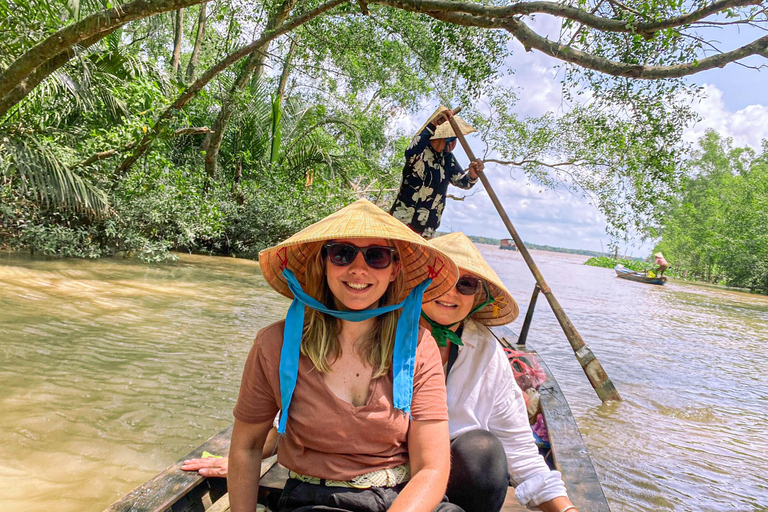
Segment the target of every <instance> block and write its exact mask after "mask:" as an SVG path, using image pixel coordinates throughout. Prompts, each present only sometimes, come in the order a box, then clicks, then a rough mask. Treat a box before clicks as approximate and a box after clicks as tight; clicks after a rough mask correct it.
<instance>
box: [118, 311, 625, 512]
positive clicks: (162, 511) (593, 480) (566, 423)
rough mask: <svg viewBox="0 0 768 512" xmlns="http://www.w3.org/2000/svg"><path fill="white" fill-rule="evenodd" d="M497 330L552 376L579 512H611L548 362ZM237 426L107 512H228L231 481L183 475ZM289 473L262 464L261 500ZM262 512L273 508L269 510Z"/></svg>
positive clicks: (549, 390) (560, 463) (563, 457)
mask: <svg viewBox="0 0 768 512" xmlns="http://www.w3.org/2000/svg"><path fill="white" fill-rule="evenodd" d="M491 332H492V333H493V334H494V336H496V338H497V339H498V340H499V343H501V345H502V346H504V347H507V348H511V349H513V350H518V351H525V352H528V353H530V354H532V355H533V356H534V357H536V359H537V360H538V362H539V363H540V364H541V366H542V368H543V369H544V371H545V372H546V374H547V380H546V381H545V382H544V384H542V386H541V388H540V389H539V392H540V395H541V407H542V412H543V414H544V417H545V419H546V423H547V429H548V434H549V440H550V444H551V451H552V457H551V458H552V462H553V464H554V467H555V469H557V470H558V471H560V472H561V473H562V475H563V480H564V481H565V485H566V488H567V489H568V496H569V497H570V499H571V501H573V503H574V504H575V505H576V506H577V507H578V508H579V510H583V511H590V512H610V508H609V507H608V502H607V501H606V499H605V495H604V494H603V489H602V487H601V486H600V481H599V480H598V478H597V474H596V473H595V468H594V466H593V465H592V460H591V459H590V458H589V455H588V453H587V449H586V447H585V445H584V440H583V439H582V438H581V433H580V432H579V429H578V427H577V426H576V422H575V421H574V419H573V415H572V413H571V409H570V407H569V406H568V403H567V402H566V400H565V397H564V396H563V393H562V391H561V390H560V387H559V386H558V384H557V382H556V381H555V378H554V377H553V376H552V373H551V372H550V371H549V368H548V367H547V366H546V364H545V363H544V361H543V360H542V358H541V357H540V356H539V355H538V354H536V353H535V352H534V351H532V350H529V349H527V348H526V347H525V346H524V345H516V344H515V343H516V340H517V336H516V335H515V334H514V333H513V332H512V331H511V330H510V329H509V328H507V327H506V326H502V327H493V328H491ZM231 432H232V427H229V428H227V429H225V430H223V431H221V432H220V433H218V434H216V435H215V436H213V437H212V438H210V439H209V440H208V441H206V442H205V443H204V444H203V445H201V446H199V447H198V448H197V449H195V450H194V451H192V452H191V453H189V454H187V455H186V456H185V457H183V458H182V459H179V460H178V461H177V462H176V463H175V464H173V465H171V466H169V467H168V468H166V469H165V470H164V471H163V472H162V473H160V474H158V475H157V476H155V477H154V478H152V479H151V480H149V481H148V482H146V483H145V484H143V485H141V486H139V487H137V488H136V489H134V490H133V491H131V492H130V493H128V494H127V495H126V496H125V497H123V498H122V499H120V500H118V501H116V502H115V503H113V504H112V505H110V506H109V507H108V508H107V509H105V511H104V512H166V511H168V512H202V511H206V512H225V511H228V510H229V498H228V496H227V494H226V492H227V482H226V480H225V479H223V478H205V477H202V476H200V475H198V474H197V473H195V472H187V471H182V470H181V466H182V464H183V461H184V460H186V459H194V458H199V457H201V456H202V453H203V452H204V451H207V452H210V453H214V454H217V455H226V454H227V453H228V452H229V439H230V435H231ZM287 479H288V470H287V469H285V468H284V467H283V466H281V465H280V464H278V463H277V457H276V456H272V457H269V458H267V459H265V460H264V461H262V463H261V481H260V485H259V502H260V503H262V504H265V506H266V504H268V503H269V502H270V501H274V498H275V497H276V496H277V495H278V494H277V493H279V492H280V491H281V490H282V488H283V486H284V485H285V481H286V480H287ZM270 496H271V498H270ZM259 510H260V511H261V510H270V509H269V508H266V509H261V508H259ZM527 510H528V509H527V508H525V507H524V506H522V505H520V504H518V502H517V500H516V499H515V495H514V489H513V488H511V487H510V489H509V492H507V498H506V500H505V502H504V506H503V508H502V512H523V511H527Z"/></svg>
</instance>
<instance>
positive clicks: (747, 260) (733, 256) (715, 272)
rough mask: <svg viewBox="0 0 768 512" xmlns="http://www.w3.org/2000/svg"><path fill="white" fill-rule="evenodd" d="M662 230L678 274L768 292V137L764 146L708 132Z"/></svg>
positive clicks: (661, 248)
mask: <svg viewBox="0 0 768 512" xmlns="http://www.w3.org/2000/svg"><path fill="white" fill-rule="evenodd" d="M699 148H700V149H699V151H697V152H696V154H694V155H693V158H692V159H691V160H690V162H689V163H688V177H687V178H686V179H685V181H684V188H683V191H682V193H681V194H680V196H679V198H677V200H676V201H675V202H673V203H672V204H671V206H670V209H669V214H668V215H667V216H666V218H665V221H664V226H663V228H662V229H661V231H660V235H661V242H660V243H659V244H658V246H657V247H656V249H655V250H654V252H655V251H662V252H663V253H664V256H665V257H666V259H667V260H668V261H669V263H670V265H671V268H673V269H675V271H676V273H677V274H683V275H685V276H687V277H688V278H693V279H698V280H703V281H706V282H710V283H722V284H726V285H728V286H737V287H743V288H748V289H750V290H753V291H759V292H762V293H768V141H763V149H762V152H759V153H758V152H756V151H754V150H752V149H750V148H738V147H733V143H732V141H731V140H730V139H723V138H721V137H719V136H718V135H717V134H716V133H715V132H712V131H710V132H708V133H707V134H706V135H705V136H704V137H703V138H702V139H701V141H700V142H699Z"/></svg>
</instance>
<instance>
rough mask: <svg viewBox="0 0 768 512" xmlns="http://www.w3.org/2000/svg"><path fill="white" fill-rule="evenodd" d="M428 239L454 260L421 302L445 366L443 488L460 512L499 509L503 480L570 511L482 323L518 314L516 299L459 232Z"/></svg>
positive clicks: (536, 500) (550, 507) (530, 500)
mask: <svg viewBox="0 0 768 512" xmlns="http://www.w3.org/2000/svg"><path fill="white" fill-rule="evenodd" d="M429 244H430V245H431V246H432V247H435V248H437V249H439V250H441V251H442V252H443V253H445V254H447V255H448V256H450V257H451V259H453V261H454V263H456V265H457V266H458V267H459V274H460V275H459V280H458V282H457V283H456V286H455V287H453V288H452V289H451V290H450V291H449V292H448V293H446V294H445V295H443V296H441V297H439V298H437V299H436V300H434V301H432V302H430V303H425V304H424V305H423V306H422V322H423V325H424V326H425V327H428V328H429V329H430V330H431V331H432V335H433V337H434V338H435V340H436V342H437V343H438V345H439V346H440V352H441V356H442V360H443V363H444V364H445V365H446V374H447V375H446V380H447V388H448V416H449V430H450V437H451V475H450V479H449V483H448V490H447V492H446V494H447V496H448V499H449V501H450V502H451V503H455V504H457V505H459V506H461V507H462V508H463V509H464V510H466V511H467V512H474V511H478V512H479V511H483V512H495V511H498V510H500V509H501V506H502V504H503V502H504V497H505V495H506V493H507V488H508V486H509V482H510V480H511V481H512V483H513V485H514V486H515V495H516V497H517V500H518V501H519V502H520V503H521V504H523V505H526V506H527V507H529V508H533V507H538V508H539V509H541V510H543V511H545V512H561V511H564V510H568V511H574V510H576V508H575V507H573V506H572V503H571V502H570V500H569V499H568V497H567V495H566V491H565V485H564V484H563V481H562V479H561V478H560V473H559V472H557V471H550V469H549V467H548V466H547V464H546V463H545V462H544V459H543V458H542V457H541V455H539V452H538V449H537V447H536V444H535V442H534V439H533V435H532V434H531V428H530V426H529V424H528V414H527V412H526V406H525V401H524V399H523V394H522V391H521V390H520V388H519V387H518V385H517V383H516V382H515V378H514V375H513V373H512V369H511V367H510V365H509V361H508V360H507V357H506V355H505V354H504V351H503V349H502V348H501V345H499V344H498V342H497V341H496V339H495V338H494V337H493V335H492V334H491V333H490V332H489V331H488V329H487V328H486V326H494V325H505V324H508V323H510V322H512V321H514V320H515V318H517V315H518V312H519V310H518V306H517V302H515V299H514V298H513V297H512V295H511V294H510V293H509V291H508V290H507V288H506V287H505V286H504V284H503V283H502V282H501V279H499V276H497V275H496V272H494V271H493V269H492V268H491V267H490V266H489V265H488V263H486V262H485V260H484V259H483V257H482V255H481V254H480V252H479V251H478V250H477V249H476V248H475V246H474V245H473V244H472V242H471V241H470V240H469V238H467V237H466V236H465V235H464V234H463V233H452V234H450V235H445V236H441V237H439V238H436V239H434V240H431V241H430V242H429Z"/></svg>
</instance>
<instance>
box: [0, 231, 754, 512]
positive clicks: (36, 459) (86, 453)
mask: <svg viewBox="0 0 768 512" xmlns="http://www.w3.org/2000/svg"><path fill="white" fill-rule="evenodd" d="M481 250H482V252H483V254H484V255H485V256H486V258H487V259H488V261H489V263H490V264H491V265H492V266H493V267H494V268H495V270H496V271H497V272H498V273H499V275H500V276H501V277H502V279H503V280H504V282H505V283H506V284H507V286H508V287H509V288H510V291H511V292H512V293H513V294H514V295H515V296H516V297H517V299H518V302H520V306H521V319H522V317H523V315H524V313H525V310H526V308H527V305H528V300H529V297H530V293H531V291H532V289H533V282H534V281H533V278H532V277H531V276H530V273H529V272H528V270H527V268H526V267H525V264H524V263H523V261H522V258H521V257H520V255H519V254H518V253H514V252H509V251H500V250H498V249H497V248H495V247H491V246H481ZM533 255H534V258H535V259H536V261H537V263H538V265H539V267H540V269H541V270H542V273H543V274H544V276H545V277H546V279H547V281H548V283H549V285H550V286H551V287H552V289H553V291H554V293H555V295H556V296H557V298H558V300H559V301H560V303H561V304H562V306H563V307H564V308H565V310H566V311H567V313H568V314H569V316H570V318H571V320H572V321H573V323H574V324H575V325H576V327H577V329H578V330H579V331H580V333H581V334H582V336H583V337H584V339H585V341H586V342H587V343H588V344H589V345H590V346H591V348H592V349H593V351H594V352H595V354H596V355H597V356H598V358H599V359H600V361H601V362H602V364H603V366H604V368H605V369H606V371H607V373H608V375H609V376H610V377H611V378H612V380H613V382H614V384H615V385H616V387H617V388H618V390H619V392H620V393H621V395H622V397H623V398H624V400H623V401H622V402H621V403H618V404H611V405H601V404H600V402H599V400H598V399H597V397H596V395H595V394H594V392H593V391H592V389H591V387H590V385H589V383H588V382H587V380H586V378H585V377H584V374H583V372H582V370H581V368H580V367H579V365H578V363H577V362H576V360H575V358H574V357H573V354H572V351H571V349H570V346H569V345H568V342H567V340H566V339H565V336H564V335H563V334H562V331H561V330H560V328H559V326H558V324H557V322H556V320H555V318H554V315H553V314H552V312H551V310H550V309H549V305H548V304H547V302H546V300H544V298H543V297H541V298H540V299H539V302H538V304H537V306H536V314H535V316H534V323H533V326H532V328H531V332H530V334H529V343H530V344H531V346H532V347H534V348H536V349H537V350H539V352H541V353H542V354H543V355H544V357H545V359H546V360H547V363H548V364H549V366H550V368H551V369H552V370H553V372H554V374H555V376H556V377H557V379H558V382H559V383H560V386H561V387H562V388H563V390H564V392H565V394H566V396H567V398H568V400H569V402H570V404H571V408H572V409H573V412H574V415H575V417H576V421H577V422H578V424H579V427H580V429H581V431H582V434H583V436H584V438H585V441H586V444H587V446H588V448H589V450H590V454H591V456H592V458H593V460H594V462H595V465H596V468H597V472H598V475H599V476H600V478H601V481H602V482H603V486H604V489H605V492H606V495H607V496H608V499H609V501H610V503H611V509H612V510H613V511H614V512H623V511H627V512H629V511H635V510H648V511H651V510H652V511H667V510H684V511H739V512H741V511H758V510H760V511H768V483H766V481H767V480H768V462H766V461H767V460H768V427H767V426H766V425H768V372H767V371H766V365H767V364H768V348H767V347H766V342H768V298H766V297H763V296H756V295H750V294H745V293H740V292H735V291H729V290H723V289H717V288H711V287H703V286H698V285H692V284H688V283H683V282H679V281H674V280H672V281H670V282H669V283H668V284H667V285H666V286H664V287H659V286H651V285H644V284H640V283H632V282H627V281H623V280H619V279H616V277H615V276H614V273H613V271H612V270H609V269H602V268H594V267H586V266H583V265H582V263H583V261H584V259H585V258H584V257H580V256H573V255H563V254H555V253H548V252H538V251H533ZM288 304H289V301H288V300H287V299H285V298H283V297H281V296H279V295H278V294H277V293H275V292H273V291H272V290H271V289H270V288H269V287H268V285H267V284H266V282H265V281H264V280H263V279H262V277H261V273H260V271H259V267H258V264H257V263H256V262H252V261H245V260H238V259H228V258H212V257H205V256H189V255H181V256H180V259H179V261H177V262H175V263H171V264H165V265H160V266H146V265H143V264H141V263H138V262H135V261H129V260H121V259H103V260H97V261H83V260H64V261H46V260H40V259H33V258H30V257H28V256H24V255H16V254H7V253H3V254H0V412H1V413H2V414H0V478H1V479H2V481H3V484H4V485H3V492H2V493H0V510H2V511H4V512H16V511H25V512H37V511H49V510H57V511H61V512H70V511H72V512H74V511H78V512H82V511H100V510H102V509H104V508H105V507H106V506H108V505H109V504H110V503H111V502H112V501H114V500H115V499H117V498H119V497H120V496H122V495H123V494H125V493H126V492H128V491H129V490H130V489H132V488H133V487H135V486H136V485H138V484H140V483H142V482H144V481H145V480H147V479H148V478H150V477H151V476H153V475H154V474H156V473H157V472H159V471H160V470H162V469H163V468H165V467H166V466H167V465H169V464H171V463H172V462H174V461H175V460H176V459H178V458H179V457H181V456H183V455H184V454H185V453H187V452H188V451H190V450H191V449H193V448H194V447H196V446H197V445H199V444H200V443H201V442H202V441H203V440H205V439H206V438H208V437H209V436H211V435H213V434H214V433H216V432H217V431H219V430H220V429H222V428H224V427H226V426H227V425H228V424H229V423H230V422H231V421H232V415H231V410H232V407H233V406H234V401H235V398H236V395H237V390H238V387H239V381H240V373H241V371H242V366H243V363H244V362H245V357H246V355H247V353H248V350H249V348H250V344H251V341H252V339H253V337H254V335H255V333H256V331H257V330H258V329H259V328H261V327H263V326H265V325H268V324H269V323H271V322H273V321H276V320H278V319H280V318H282V317H283V315H284V314H285V310H286V309H287V307H288ZM521 319H519V320H518V321H517V322H516V323H515V324H513V325H512V327H513V328H514V329H516V330H519V326H520V324H521ZM583 512H587V511H583Z"/></svg>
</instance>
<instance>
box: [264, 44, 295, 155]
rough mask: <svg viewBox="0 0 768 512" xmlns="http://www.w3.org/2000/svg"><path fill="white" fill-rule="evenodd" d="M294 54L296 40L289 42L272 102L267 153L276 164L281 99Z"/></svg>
mask: <svg viewBox="0 0 768 512" xmlns="http://www.w3.org/2000/svg"><path fill="white" fill-rule="evenodd" d="M295 53H296V39H294V40H293V41H291V47H290V48H289V49H288V54H287V55H286V56H285V61H284V62H283V71H282V72H281V73H280V81H279V82H278V84H277V94H276V95H275V99H274V100H273V101H272V144H271V146H270V151H269V161H270V162H276V161H277V160H278V159H279V158H280V146H281V145H282V138H283V137H282V131H281V129H280V126H281V125H280V118H281V117H282V110H283V98H285V85H286V84H287V83H288V77H289V76H290V74H291V60H293V56H294V54H295Z"/></svg>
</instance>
